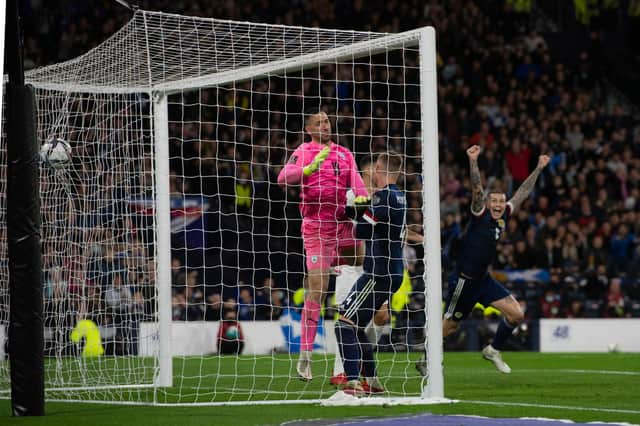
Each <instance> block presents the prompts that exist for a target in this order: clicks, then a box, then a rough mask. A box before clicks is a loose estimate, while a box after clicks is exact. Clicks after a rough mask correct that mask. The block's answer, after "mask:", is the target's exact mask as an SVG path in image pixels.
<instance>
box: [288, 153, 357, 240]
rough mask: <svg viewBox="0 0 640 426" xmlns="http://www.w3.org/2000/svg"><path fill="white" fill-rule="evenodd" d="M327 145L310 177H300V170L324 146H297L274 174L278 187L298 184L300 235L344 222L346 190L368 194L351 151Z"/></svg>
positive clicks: (301, 175)
mask: <svg viewBox="0 0 640 426" xmlns="http://www.w3.org/2000/svg"><path fill="white" fill-rule="evenodd" d="M330 146H331V151H330V152H329V156H328V157H327V159H326V160H325V161H324V162H323V163H322V165H321V166H320V169H319V170H318V171H316V172H315V173H312V174H311V175H310V176H304V175H303V174H302V168H303V167H304V166H306V165H308V164H309V163H311V161H313V158H314V157H315V156H316V154H318V152H320V150H321V149H322V148H323V147H324V146H323V145H322V144H320V143H317V142H315V141H311V142H306V143H303V144H301V145H300V146H298V148H297V149H296V150H295V152H294V153H293V154H292V155H291V157H290V158H289V162H288V163H287V164H286V165H285V166H284V168H283V169H282V171H281V172H280V174H279V175H278V184H280V185H297V184H300V183H302V194H301V195H302V202H301V203H300V211H301V212H302V217H303V225H302V226H303V233H304V231H305V228H307V229H309V228H310V227H311V228H314V227H316V226H317V225H319V223H322V225H323V226H324V225H325V224H327V225H329V226H331V227H332V226H333V225H337V222H338V221H341V220H346V219H347V218H346V216H345V213H344V210H345V205H346V202H347V191H348V190H349V188H351V189H353V192H354V193H355V195H356V196H360V195H363V196H367V195H368V194H367V189H366V187H365V186H364V181H363V180H362V177H361V176H360V173H358V166H357V165H356V162H355V160H354V158H353V154H351V151H349V150H348V149H347V148H345V147H343V146H340V145H337V144H335V143H334V142H331V144H330ZM313 222H316V223H317V225H316V224H314V223H313ZM314 225H316V226H314Z"/></svg>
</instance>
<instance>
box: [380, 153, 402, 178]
mask: <svg viewBox="0 0 640 426" xmlns="http://www.w3.org/2000/svg"><path fill="white" fill-rule="evenodd" d="M376 161H379V162H381V163H382V164H386V166H387V172H388V173H400V172H401V171H402V156H401V155H400V154H398V153H397V152H394V151H387V152H383V153H381V154H378V158H377V160H376Z"/></svg>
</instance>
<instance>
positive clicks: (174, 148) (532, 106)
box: [23, 0, 640, 325]
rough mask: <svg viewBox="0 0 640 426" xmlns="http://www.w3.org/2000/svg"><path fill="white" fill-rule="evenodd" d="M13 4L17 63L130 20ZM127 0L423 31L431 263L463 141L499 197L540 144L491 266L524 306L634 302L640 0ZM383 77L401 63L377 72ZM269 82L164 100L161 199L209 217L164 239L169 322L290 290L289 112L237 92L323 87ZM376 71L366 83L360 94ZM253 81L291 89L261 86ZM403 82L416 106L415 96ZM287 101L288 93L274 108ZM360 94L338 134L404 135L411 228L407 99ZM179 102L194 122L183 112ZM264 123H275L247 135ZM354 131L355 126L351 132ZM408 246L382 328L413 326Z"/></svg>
mask: <svg viewBox="0 0 640 426" xmlns="http://www.w3.org/2000/svg"><path fill="white" fill-rule="evenodd" d="M23 3H24V4H25V7H26V13H25V63H26V65H27V66H28V67H38V66H43V65H47V64H51V63H55V62H60V61H64V60H67V59H70V58H72V57H75V56H77V55H79V54H81V53H83V52H85V51H87V50H88V49H90V48H91V47H94V46H95V45H97V44H99V43H100V42H102V41H103V40H105V39H106V38H107V37H109V36H110V35H111V34H113V32H114V31H116V30H117V29H118V28H120V27H121V26H122V25H123V24H124V23H125V22H126V21H128V20H129V19H130V17H131V14H130V12H129V11H128V10H127V9H125V8H123V7H122V6H120V5H118V4H117V3H116V2H114V1H106V0H105V1H101V2H97V1H96V2H87V1H80V0H68V1H59V2H51V3H50V2H44V1H42V0H29V1H25V2H23ZM138 5H139V6H140V8H142V9H150V10H158V11H163V12H174V13H180V14H185V15H194V16H204V17H216V18H228V19H238V20H244V21H255V22H265V23H277V24H285V25H301V26H318V27H323V28H339V29H352V30H367V31H380V32H400V31H405V30H410V29H414V28H418V27H421V26H425V25H432V26H434V27H435V28H436V31H437V44H438V46H437V48H438V113H439V117H438V120H439V123H438V125H439V141H438V143H439V150H440V185H441V188H440V195H441V206H440V208H441V241H442V249H443V250H442V259H443V265H444V268H443V269H444V271H445V273H447V272H449V271H451V269H452V268H453V267H454V266H455V262H456V260H457V258H456V255H457V253H458V251H459V248H460V243H461V239H462V236H463V232H464V228H465V225H466V222H467V220H468V218H469V201H470V196H469V179H468V174H469V173H468V161H467V158H466V155H465V150H466V148H468V147H469V146H470V145H473V144H478V145H480V146H481V147H482V150H483V153H482V155H481V158H480V169H481V171H482V173H483V177H484V181H485V186H489V185H492V186H498V187H501V188H503V189H504V191H505V192H506V193H507V195H508V196H510V195H511V194H513V192H514V191H515V190H516V189H517V188H518V186H519V184H520V183H521V182H522V181H523V180H524V179H525V178H526V176H527V175H528V174H529V172H530V171H531V170H533V168H534V167H535V164H536V162H537V157H538V155H539V154H541V153H547V154H550V155H552V156H553V159H552V162H551V164H550V167H548V168H547V169H546V170H545V171H544V173H543V174H542V175H541V177H540V179H539V182H538V185H537V189H536V190H535V192H534V194H533V195H532V197H531V198H530V199H529V200H528V201H527V202H525V203H524V205H523V207H522V208H521V209H520V210H519V212H518V213H517V214H515V215H514V216H513V217H511V218H510V219H509V222H508V224H507V228H508V232H506V235H505V236H504V238H503V239H502V240H501V241H500V244H499V249H498V256H497V258H496V260H495V264H494V270H496V271H499V272H498V273H497V276H498V278H500V279H501V280H503V281H504V282H505V283H506V285H507V286H508V287H509V288H510V289H511V291H512V292H513V293H514V294H515V295H516V296H517V297H518V298H519V300H520V301H521V304H522V305H523V308H525V312H526V316H527V318H528V319H536V318H553V317H561V318H565V317H569V318H576V317H631V316H633V317H640V266H639V265H640V112H639V110H638V107H637V105H640V91H639V90H638V87H640V84H635V85H634V84H633V82H640V79H639V78H638V70H640V67H638V66H635V67H634V64H635V65H638V64H640V46H639V42H638V40H640V34H639V33H638V31H639V29H640V2H638V1H636V0H620V1H618V0H610V1H591V0H581V1H580V0H576V1H574V2H571V1H566V2H555V1H543V0H540V1H531V0H529V1H526V0H525V1H520V0H506V1H505V0H474V1H457V0H451V1H446V2H445V1H436V0H429V1H422V0H386V1H382V0H371V1H366V2H365V1H363V0H353V1H352V0H313V1H303V0H291V1H267V0H261V1H254V2H236V1H232V0H226V1H207V2H205V1H188V2H187V1H181V0H178V1H175V0H174V1H166V0H160V1H140V2H139V3H138ZM411 65H412V64H409V67H408V68H409V73H411V72H412V71H411ZM413 65H415V64H413ZM343 71H344V70H341V69H340V67H334V68H331V67H328V68H326V67H325V68H323V69H322V70H321V71H320V74H321V75H323V76H324V75H325V74H326V75H327V76H329V77H331V76H333V77H332V78H334V79H337V77H336V76H342V77H344V74H343ZM373 72H374V73H375V75H372V76H369V75H367V76H366V79H369V80H371V81H385V78H383V77H382V73H383V72H385V71H384V70H381V69H380V70H374V71H373ZM386 72H388V71H386ZM357 74H358V71H357V70H355V71H353V73H352V74H351V75H347V76H346V80H349V79H351V80H352V81H353V82H354V86H356V87H351V88H349V90H353V93H354V94H355V96H354V97H358V87H357V84H355V83H356V82H358V81H360V80H359V79H360V78H361V77H359V76H358V75H357ZM385 77H387V76H386V75H385ZM388 77H389V80H390V81H393V79H394V78H396V77H397V76H396V75H394V74H393V72H391V74H390V75H389V76H388ZM316 78H317V77H316ZM407 78H408V79H410V78H411V76H409V77H407ZM284 80H285V79H280V80H278V78H273V79H271V80H269V81H268V83H269V84H268V86H267V83H266V82H265V81H266V80H263V81H255V82H245V83H239V84H237V85H233V87H226V88H225V87H220V88H217V89H211V90H202V91H200V92H199V93H193V94H185V95H184V98H182V99H180V104H179V105H178V103H176V104H173V105H171V106H170V150H171V151H170V152H171V158H172V160H171V171H172V177H171V188H172V195H173V196H175V197H182V198H183V199H184V198H185V197H187V198H188V197H190V196H199V198H200V199H201V200H203V199H204V200H205V201H203V202H202V206H203V209H204V210H205V211H204V214H203V215H202V218H201V219H200V220H202V224H203V225H204V226H205V229H206V232H205V233H203V234H202V233H201V234H200V235H196V238H200V239H201V241H200V244H199V245H197V247H196V246H194V245H193V244H192V243H191V242H190V241H188V240H189V239H190V238H192V237H193V235H192V234H191V235H190V234H189V233H188V232H180V233H177V235H174V237H175V238H174V240H173V242H172V247H173V258H172V289H173V318H174V320H202V319H205V320H217V319H220V318H222V317H226V316H225V314H226V313H227V312H235V313H236V315H237V316H238V318H239V319H243V320H246V319H258V320H266V319H277V318H278V317H279V316H280V315H281V313H282V312H283V309H284V308H285V307H286V306H287V305H289V304H290V303H291V304H292V303H293V302H292V301H293V297H292V296H293V293H294V292H295V291H296V290H297V289H298V288H300V287H301V286H302V282H303V276H304V266H303V257H302V242H301V240H300V238H299V224H300V214H299V212H298V207H297V202H296V201H297V194H296V193H295V190H293V191H284V190H282V189H281V188H280V187H278V185H277V184H276V177H277V174H278V172H279V170H280V168H281V167H282V165H283V164H284V162H285V161H286V160H287V157H288V155H289V154H290V153H291V152H292V149H293V148H295V146H296V145H297V144H299V143H300V142H301V137H300V127H301V125H300V120H299V118H295V117H294V116H293V115H292V116H291V117H288V116H287V115H286V114H270V115H268V114H266V113H265V114H263V115H260V114H258V113H257V112H255V111H254V112H252V111H251V110H250V109H247V108H246V106H247V105H248V102H251V105H252V106H255V105H264V103H263V104H260V102H262V101H261V97H262V98H263V99H264V102H266V105H267V106H268V108H267V109H268V110H269V111H298V114H299V113H300V112H301V111H302V110H303V109H304V105H303V104H304V99H309V98H314V99H316V98H322V97H327V96H329V97H330V96H334V97H335V96H338V95H337V94H336V93H335V92H331V90H328V89H326V88H325V87H324V86H322V85H321V84H313V83H312V84H307V83H306V82H305V81H304V80H303V79H302V78H300V79H297V80H296V79H290V80H287V84H289V83H291V84H293V85H294V86H293V87H287V88H286V89H285V88H283V85H284V83H285V81H284ZM630 83H631V84H630ZM373 86H374V85H371V86H367V89H369V91H363V93H364V92H366V93H365V94H364V95H363V97H364V96H365V95H366V96H374V98H375V96H376V95H370V93H372V91H375V87H373ZM630 86H632V87H630ZM267 92H272V93H279V94H285V93H290V92H295V93H296V94H297V95H299V96H298V97H297V98H296V99H297V100H295V99H294V100H293V101H289V100H288V98H287V99H286V100H285V96H274V97H273V99H272V98H271V97H269V96H268V93H267ZM393 96H396V95H394V94H392V93H387V92H385V93H384V94H383V97H384V98H387V99H388V98H389V97H393ZM398 96H400V97H403V98H402V100H404V101H405V102H406V103H409V104H410V103H411V102H416V99H414V98H411V96H412V95H411V94H409V95H407V94H406V93H405V94H401V95H398ZM372 99H373V98H372ZM370 101H371V99H370ZM176 102H177V101H176ZM286 102H292V103H291V104H289V105H286V106H285V105H281V106H280V107H279V106H278V105H277V104H278V103H286ZM189 105H196V107H195V109H193V108H192V109H190V108H189ZM207 108H208V109H209V111H207ZM331 108H333V109H331ZM362 108H363V109H362V110H357V107H356V106H355V104H353V105H349V104H346V105H344V108H341V109H339V107H335V106H334V107H330V111H329V112H330V113H331V114H333V115H334V129H335V126H336V125H337V127H338V129H337V135H336V138H337V139H338V140H339V141H340V143H345V144H346V145H348V146H349V147H350V148H351V149H352V150H354V152H355V153H356V156H357V158H358V159H361V158H362V157H364V155H365V154H368V153H370V152H372V151H373V152H376V151H382V150H384V149H386V148H387V147H388V146H390V147H394V146H396V145H397V144H398V143H401V142H400V139H402V137H405V138H406V137H407V136H408V137H409V139H408V140H403V141H402V143H403V144H404V145H403V146H402V148H401V149H400V150H401V151H402V152H404V153H405V154H406V155H407V174H406V177H405V179H404V181H403V185H404V188H405V189H406V190H408V191H414V192H411V195H410V202H409V204H410V207H412V210H411V212H410V217H409V218H408V221H409V223H410V224H420V223H422V216H421V212H420V205H421V199H420V193H419V191H420V189H421V183H420V180H419V179H418V176H419V173H420V170H421V160H420V147H419V143H415V144H413V142H414V141H413V139H416V135H417V131H418V128H417V123H416V120H417V119H418V117H416V116H413V115H412V114H413V113H415V111H413V112H412V111H411V108H407V107H406V106H405V107H404V109H403V110H402V111H400V113H398V114H397V117H396V116H395V115H394V114H395V112H394V111H391V110H389V109H385V110H377V109H376V108H377V105H376V103H375V102H373V101H371V102H369V104H367V105H364V106H362ZM256 110H257V108H256ZM396 112H397V111H396ZM194 116H198V117H204V119H203V118H200V121H199V122H189V118H190V117H194ZM335 116H337V117H338V120H337V122H336V121H335ZM185 117H186V119H185ZM212 117H214V118H215V119H214V118H212ZM366 117H370V118H378V117H379V118H384V117H386V118H388V120H375V119H373V120H372V119H366ZM403 117H404V121H403V120H402V119H401V118H403ZM215 122H217V123H218V124H216V123H215ZM189 123H190V124H189ZM256 123H257V125H256V126H254V124H256ZM254 127H255V129H253V128H254ZM260 128H261V129H265V128H268V129H271V130H270V131H269V132H266V133H265V132H262V133H261V132H260V130H256V129H260ZM341 129H349V130H348V132H347V131H345V130H342V131H341ZM347 134H349V135H352V136H353V137H346V136H344V135H347ZM366 135H368V136H367V139H366V140H364V139H363V138H359V137H358V136H366ZM376 135H378V136H379V137H376ZM409 140H411V141H410V142H411V143H410V142H409ZM416 140H417V139H416ZM267 211H268V214H265V212H267ZM428 244H429V242H428V241H427V242H426V245H427V246H428ZM422 250H423V248H422V246H421V245H415V244H410V243H409V244H408V245H407V247H406V251H405V252H406V256H407V257H408V259H409V261H408V262H407V264H408V268H409V270H410V273H411V276H412V286H413V293H412V294H410V295H409V296H408V298H407V304H406V307H405V309H403V310H402V311H400V312H397V313H396V317H397V318H396V321H397V324H413V325H420V323H421V321H424V318H421V317H420V310H421V309H422V306H423V304H424V297H423V290H424V283H423V281H422V272H423V269H424V266H423V264H422V262H421V261H419V259H421V257H422ZM151 269H152V268H151ZM514 271H518V272H519V273H516V272H514ZM149 273H151V272H149ZM114 276H115V275H114ZM445 278H446V277H445ZM108 281H113V280H111V279H109V280H108ZM105 285H108V286H109V287H110V288H111V287H115V286H114V285H113V284H112V283H108V284H105ZM122 286H125V287H127V288H129V290H128V291H126V292H125V293H126V294H127V298H126V299H127V302H126V303H128V304H130V305H131V306H132V308H131V309H137V310H152V309H153V304H152V303H148V304H146V305H145V303H144V300H145V297H146V296H145V295H146V293H145V291H144V289H142V288H141V287H140V286H137V285H135V284H131V283H129V282H128V281H127V280H126V277H125V281H124V282H122V283H119V285H118V286H117V288H121V287H122ZM103 294H106V291H105V292H104V293H103ZM120 296H122V294H120ZM150 297H151V296H150ZM290 301H291V302H290ZM479 315H480V316H481V315H482V313H481V312H480V313H479Z"/></svg>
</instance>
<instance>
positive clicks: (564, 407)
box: [458, 399, 640, 414]
mask: <svg viewBox="0 0 640 426" xmlns="http://www.w3.org/2000/svg"><path fill="white" fill-rule="evenodd" d="M458 402H460V403H463V404H464V403H467V404H480V405H495V406H513V407H531V408H550V409H556V410H570V411H571V410H573V411H598V412H604V413H623V414H640V410H625V409H622V408H598V407H577V406H572V405H553V404H532V403H529V402H499V401H475V400H467V399H460V400H458Z"/></svg>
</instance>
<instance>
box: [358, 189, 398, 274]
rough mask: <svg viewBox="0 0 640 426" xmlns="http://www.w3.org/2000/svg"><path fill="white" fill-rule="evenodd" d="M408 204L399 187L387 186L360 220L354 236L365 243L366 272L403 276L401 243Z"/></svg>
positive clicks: (364, 266)
mask: <svg viewBox="0 0 640 426" xmlns="http://www.w3.org/2000/svg"><path fill="white" fill-rule="evenodd" d="M406 214H407V201H406V199H405V196H404V194H403V193H402V191H400V190H399V189H398V187H397V185H388V186H386V187H385V188H383V189H381V190H379V191H378V192H376V193H375V194H373V197H372V199H371V207H370V208H369V209H368V210H367V211H365V213H364V215H363V216H362V217H361V218H360V219H358V223H357V224H356V230H355V236H356V238H358V239H362V240H366V257H365V260H364V265H363V268H364V271H365V272H368V273H370V274H373V275H399V276H400V277H402V272H403V269H404V264H403V261H402V243H403V239H404V232H405V231H404V228H405V222H406Z"/></svg>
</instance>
